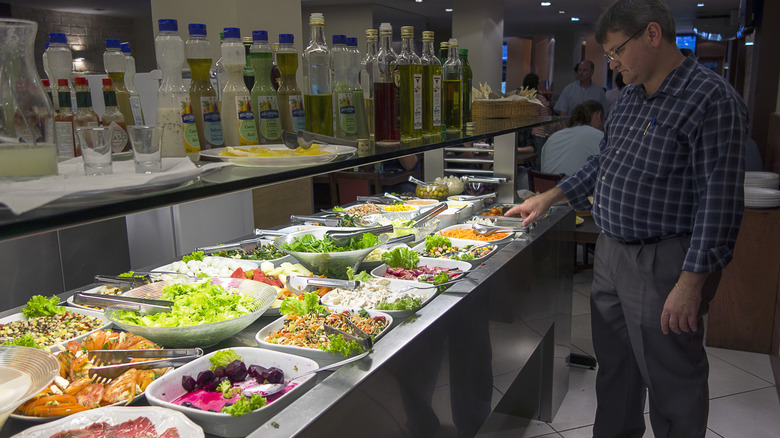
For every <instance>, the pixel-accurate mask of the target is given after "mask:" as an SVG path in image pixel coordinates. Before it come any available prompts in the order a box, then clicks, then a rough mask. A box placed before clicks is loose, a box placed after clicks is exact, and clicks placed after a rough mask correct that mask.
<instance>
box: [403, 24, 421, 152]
mask: <svg viewBox="0 0 780 438" xmlns="http://www.w3.org/2000/svg"><path fill="white" fill-rule="evenodd" d="M413 45H414V27H412V26H403V27H401V53H400V54H399V55H398V68H399V70H400V72H401V141H403V142H415V141H416V140H421V139H422V129H423V93H422V87H423V67H422V61H420V57H419V56H417V54H416V53H414V47H413Z"/></svg>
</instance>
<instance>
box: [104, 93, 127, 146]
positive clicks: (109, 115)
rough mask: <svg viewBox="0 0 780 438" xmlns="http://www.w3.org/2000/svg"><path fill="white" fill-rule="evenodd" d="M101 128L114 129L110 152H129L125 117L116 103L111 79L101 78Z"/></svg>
mask: <svg viewBox="0 0 780 438" xmlns="http://www.w3.org/2000/svg"><path fill="white" fill-rule="evenodd" d="M103 103H104V104H105V108H106V109H105V111H104V112H103V120H102V122H103V126H106V127H111V128H114V132H113V135H112V137H111V152H113V153H115V154H116V153H119V152H127V151H129V150H130V138H129V137H128V135H127V125H126V124H125V116H124V114H122V112H121V111H119V107H118V106H117V101H116V91H115V90H114V84H113V81H112V80H111V78H103Z"/></svg>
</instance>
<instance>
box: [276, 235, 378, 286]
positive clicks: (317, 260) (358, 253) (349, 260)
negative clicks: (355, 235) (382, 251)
mask: <svg viewBox="0 0 780 438" xmlns="http://www.w3.org/2000/svg"><path fill="white" fill-rule="evenodd" d="M332 229H333V228H330V230H332ZM328 230H329V229H317V230H305V231H298V232H293V233H289V234H286V235H284V236H279V237H277V238H276V239H275V240H274V246H276V247H277V248H279V249H280V250H282V251H284V252H286V253H287V254H289V255H291V256H293V257H295V259H296V260H298V262H300V264H302V265H303V266H304V267H305V268H306V269H308V270H310V271H312V272H313V273H314V274H316V275H324V276H325V277H328V278H341V279H346V278H347V268H352V270H354V271H355V272H357V270H358V266H360V262H362V261H363V259H364V258H366V256H367V255H368V254H369V253H370V252H371V251H373V250H374V249H376V248H378V247H379V246H381V244H382V243H384V242H386V241H387V239H388V237H387V235H386V234H382V235H380V236H379V240H380V242H381V243H380V244H379V245H375V246H372V247H370V248H365V249H357V250H354V251H342V252H300V251H291V250H289V249H285V248H283V246H282V245H284V244H286V243H292V242H293V241H294V240H295V238H299V239H300V238H301V237H303V236H305V235H312V236H314V237H315V238H317V239H322V238H323V236H324V235H325V232H326V231H328ZM355 230H359V228H350V229H344V231H355Z"/></svg>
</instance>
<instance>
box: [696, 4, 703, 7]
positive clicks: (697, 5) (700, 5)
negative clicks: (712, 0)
mask: <svg viewBox="0 0 780 438" xmlns="http://www.w3.org/2000/svg"><path fill="white" fill-rule="evenodd" d="M696 7H697V8H703V7H704V3H697V4H696Z"/></svg>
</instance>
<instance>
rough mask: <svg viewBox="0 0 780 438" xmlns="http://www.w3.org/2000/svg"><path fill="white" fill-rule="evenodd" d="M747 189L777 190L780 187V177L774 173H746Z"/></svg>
mask: <svg viewBox="0 0 780 438" xmlns="http://www.w3.org/2000/svg"><path fill="white" fill-rule="evenodd" d="M745 187H761V188H764V189H773V190H777V189H778V187H780V175H778V174H776V173H774V172H745Z"/></svg>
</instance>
